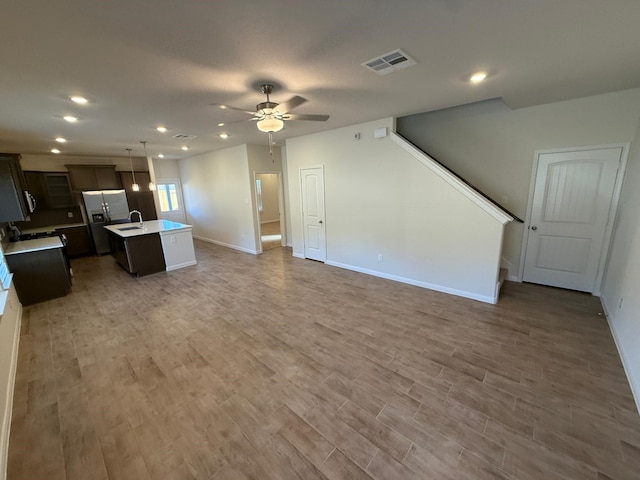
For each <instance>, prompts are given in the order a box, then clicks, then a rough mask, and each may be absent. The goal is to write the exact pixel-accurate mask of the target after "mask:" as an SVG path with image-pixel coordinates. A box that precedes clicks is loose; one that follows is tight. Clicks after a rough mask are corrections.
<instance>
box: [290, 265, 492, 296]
mask: <svg viewBox="0 0 640 480" xmlns="http://www.w3.org/2000/svg"><path fill="white" fill-rule="evenodd" d="M294 256H295V254H294ZM298 258H301V257H298ZM324 263H325V265H330V266H332V267H338V268H344V269H345V270H352V271H354V272H358V273H365V274H367V275H372V276H374V277H379V278H384V279H386V280H393V281H394V282H400V283H406V284H408V285H413V286H416V287H422V288H426V289H429V290H435V291H436V292H442V293H448V294H450V295H457V296H458V297H464V298H470V299H471V300H478V301H480V302H484V303H491V304H496V303H497V301H498V299H497V298H496V297H491V296H488V295H478V294H477V293H473V292H466V291H464V290H458V289H455V288H449V287H444V286H442V285H436V284H433V283H427V282H421V281H418V280H413V279H411V278H406V277H400V276H398V275H391V274H389V273H384V272H378V271H376V270H369V269H367V268H361V267H356V266H353V265H347V264H345V263H339V262H333V261H331V260H327V261H325V262H324Z"/></svg>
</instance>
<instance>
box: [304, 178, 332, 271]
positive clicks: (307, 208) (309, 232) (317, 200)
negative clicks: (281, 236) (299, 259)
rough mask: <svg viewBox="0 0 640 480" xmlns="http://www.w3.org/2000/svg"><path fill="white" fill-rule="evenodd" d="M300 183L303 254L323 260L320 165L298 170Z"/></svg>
mask: <svg viewBox="0 0 640 480" xmlns="http://www.w3.org/2000/svg"><path fill="white" fill-rule="evenodd" d="M300 182H301V184H302V224H303V227H304V256H305V258H310V259H312V260H318V261H320V262H324V261H325V260H326V259H327V247H326V238H325V223H324V220H325V218H324V170H323V168H322V167H317V168H305V169H302V170H300Z"/></svg>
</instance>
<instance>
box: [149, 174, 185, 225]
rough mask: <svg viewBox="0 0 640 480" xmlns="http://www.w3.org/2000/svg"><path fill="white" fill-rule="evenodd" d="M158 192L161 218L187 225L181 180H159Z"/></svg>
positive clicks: (157, 180)
mask: <svg viewBox="0 0 640 480" xmlns="http://www.w3.org/2000/svg"><path fill="white" fill-rule="evenodd" d="M156 182H157V185H156V191H157V192H158V200H159V202H160V217H161V218H163V219H165V220H171V221H173V222H179V223H186V222H187V218H186V215H185V212H184V202H183V201H182V185H181V183H180V179H179V178H157V179H156Z"/></svg>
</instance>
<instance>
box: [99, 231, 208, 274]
mask: <svg viewBox="0 0 640 480" xmlns="http://www.w3.org/2000/svg"><path fill="white" fill-rule="evenodd" d="M104 228H105V229H106V230H107V231H108V233H109V239H110V243H111V254H112V255H113V257H114V258H115V259H116V261H117V262H118V264H119V265H120V266H121V267H122V268H124V269H125V270H126V271H127V272H129V273H131V274H133V275H136V276H142V275H149V274H151V273H157V272H162V271H170V270H177V269H178V268H183V267H188V266H190V265H195V264H196V263H197V262H196V257H195V252H194V249H193V237H192V235H191V225H185V224H183V223H178V222H171V221H169V220H151V221H147V222H142V223H138V222H137V223H121V224H117V225H107V226H105V227H104Z"/></svg>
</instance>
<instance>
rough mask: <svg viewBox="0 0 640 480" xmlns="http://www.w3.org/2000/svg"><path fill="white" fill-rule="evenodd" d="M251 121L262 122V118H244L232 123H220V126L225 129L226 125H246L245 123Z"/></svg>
mask: <svg viewBox="0 0 640 480" xmlns="http://www.w3.org/2000/svg"><path fill="white" fill-rule="evenodd" d="M251 120H260V117H256V116H253V117H250V118H243V119H241V120H232V121H230V122H220V123H221V124H222V125H220V123H219V124H218V126H219V127H224V126H226V125H234V124H236V123H244V122H250V121H251Z"/></svg>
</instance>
